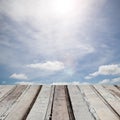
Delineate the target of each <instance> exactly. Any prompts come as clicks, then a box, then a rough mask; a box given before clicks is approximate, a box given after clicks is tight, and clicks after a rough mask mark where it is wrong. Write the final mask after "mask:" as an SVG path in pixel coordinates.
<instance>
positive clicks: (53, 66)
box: [26, 61, 65, 71]
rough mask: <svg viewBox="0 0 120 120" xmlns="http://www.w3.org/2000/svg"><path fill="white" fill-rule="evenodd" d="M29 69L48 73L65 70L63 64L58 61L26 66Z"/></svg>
mask: <svg viewBox="0 0 120 120" xmlns="http://www.w3.org/2000/svg"><path fill="white" fill-rule="evenodd" d="M26 66H27V67H29V68H34V69H41V70H48V71H59V70H63V69H64V68H65V66H64V64H63V63H62V62H59V61H47V62H45V63H36V64H29V65H26Z"/></svg>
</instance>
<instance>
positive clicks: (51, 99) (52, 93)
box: [45, 85, 55, 120]
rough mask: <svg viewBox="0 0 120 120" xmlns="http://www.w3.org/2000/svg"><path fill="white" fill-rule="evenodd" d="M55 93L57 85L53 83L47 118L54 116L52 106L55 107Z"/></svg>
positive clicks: (47, 119)
mask: <svg viewBox="0 0 120 120" xmlns="http://www.w3.org/2000/svg"><path fill="white" fill-rule="evenodd" d="M54 93H55V86H53V85H52V86H51V92H50V99H49V104H48V108H47V111H46V116H45V120H51V118H52V107H53V99H54Z"/></svg>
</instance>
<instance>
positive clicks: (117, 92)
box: [103, 85, 120, 100]
mask: <svg viewBox="0 0 120 120" xmlns="http://www.w3.org/2000/svg"><path fill="white" fill-rule="evenodd" d="M103 87H104V88H105V89H107V90H108V91H109V92H110V93H111V94H112V95H114V96H115V97H116V99H119V100H120V90H119V89H117V88H116V87H115V86H113V85H103Z"/></svg>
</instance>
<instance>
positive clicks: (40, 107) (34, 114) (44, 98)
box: [26, 85, 51, 120]
mask: <svg viewBox="0 0 120 120" xmlns="http://www.w3.org/2000/svg"><path fill="white" fill-rule="evenodd" d="M50 91H51V86H47V85H44V86H43V87H42V89H41V91H40V93H39V95H38V97H37V99H36V102H35V103H34V105H33V107H32V109H31V111H30V113H29V114H28V116H27V119H26V120H44V119H45V115H46V111H47V107H48V103H49V98H50Z"/></svg>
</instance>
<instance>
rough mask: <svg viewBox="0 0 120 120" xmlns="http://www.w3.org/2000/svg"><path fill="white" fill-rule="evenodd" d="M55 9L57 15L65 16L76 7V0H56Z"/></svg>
mask: <svg viewBox="0 0 120 120" xmlns="http://www.w3.org/2000/svg"><path fill="white" fill-rule="evenodd" d="M53 9H54V12H55V13H56V14H57V15H61V16H64V15H66V14H70V13H71V12H73V11H74V9H75V1H74V0H54V2H53Z"/></svg>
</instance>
